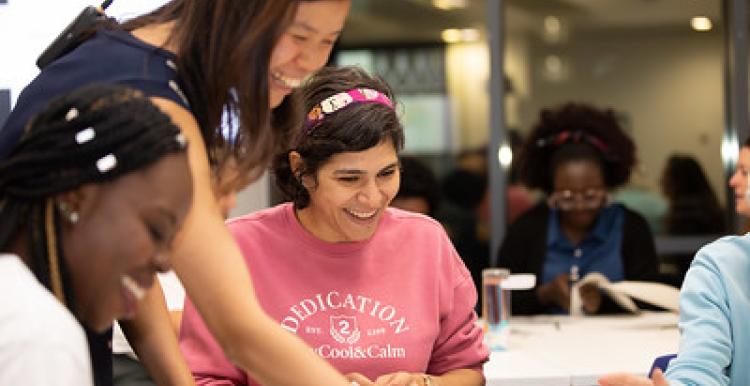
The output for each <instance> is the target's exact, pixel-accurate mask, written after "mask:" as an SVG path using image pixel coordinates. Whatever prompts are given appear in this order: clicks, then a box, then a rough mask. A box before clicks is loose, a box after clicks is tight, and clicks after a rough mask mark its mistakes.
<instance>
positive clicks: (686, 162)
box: [661, 154, 727, 287]
mask: <svg viewBox="0 0 750 386" xmlns="http://www.w3.org/2000/svg"><path fill="white" fill-rule="evenodd" d="M661 191H662V193H663V194H664V196H665V197H666V198H667V202H668V211H667V213H666V216H665V217H664V225H663V230H664V234H666V235H676V236H687V235H721V234H724V233H725V232H726V231H727V227H726V220H725V214H724V211H723V208H722V207H721V206H720V205H719V200H718V199H717V198H716V194H715V193H714V191H713V189H712V188H711V185H710V184H709V182H708V178H707V177H706V174H705V173H704V172H703V168H702V167H701V165H700V164H699V163H698V161H697V160H696V159H695V157H692V156H690V155H685V154H673V155H671V156H670V157H669V158H668V159H667V162H666V164H665V166H664V170H663V172H662V176H661ZM694 254H695V251H694V252H692V253H687V254H670V255H665V256H663V257H662V259H663V260H664V261H665V263H667V264H669V265H672V266H673V267H674V268H675V273H674V277H673V282H672V283H670V284H673V285H675V286H677V287H679V286H681V285H682V280H683V279H684V277H685V273H686V272H687V269H688V267H690V262H691V261H692V258H693V255H694Z"/></svg>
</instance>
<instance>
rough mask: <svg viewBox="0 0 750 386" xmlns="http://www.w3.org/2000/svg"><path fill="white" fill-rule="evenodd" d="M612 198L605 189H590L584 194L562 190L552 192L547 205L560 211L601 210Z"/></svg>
mask: <svg viewBox="0 0 750 386" xmlns="http://www.w3.org/2000/svg"><path fill="white" fill-rule="evenodd" d="M609 201H610V198H609V195H608V194H607V191H606V190H604V189H588V190H586V191H583V192H574V191H572V190H560V191H556V192H552V194H550V196H549V199H547V203H548V204H549V206H550V208H556V209H559V210H573V209H577V208H580V209H589V210H590V209H599V208H601V207H603V206H606V205H608V204H609Z"/></svg>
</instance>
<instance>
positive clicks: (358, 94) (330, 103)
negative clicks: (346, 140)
mask: <svg viewBox="0 0 750 386" xmlns="http://www.w3.org/2000/svg"><path fill="white" fill-rule="evenodd" d="M357 103H379V104H381V105H385V106H388V107H390V108H393V102H391V100H390V99H388V97H387V96H385V94H383V93H381V92H380V91H377V90H373V89H371V88H353V89H351V90H348V91H343V92H340V93H338V94H333V95H331V96H329V97H328V98H326V99H323V101H321V102H320V103H319V104H317V105H315V107H313V108H312V109H311V110H310V112H309V113H307V117H306V118H305V125H304V126H303V127H304V130H305V133H306V134H310V132H312V131H313V129H315V127H316V126H318V125H319V124H320V122H322V121H323V120H324V119H325V117H326V116H328V115H329V114H332V113H334V112H336V111H338V110H341V109H343V108H344V107H346V106H349V105H352V104H357Z"/></svg>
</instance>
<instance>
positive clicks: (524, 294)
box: [498, 103, 658, 314]
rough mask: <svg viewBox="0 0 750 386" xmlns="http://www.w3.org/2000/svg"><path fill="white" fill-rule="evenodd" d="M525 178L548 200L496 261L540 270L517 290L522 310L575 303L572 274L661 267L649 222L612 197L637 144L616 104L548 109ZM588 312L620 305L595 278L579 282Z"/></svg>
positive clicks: (630, 274) (524, 163) (529, 149)
mask: <svg viewBox="0 0 750 386" xmlns="http://www.w3.org/2000/svg"><path fill="white" fill-rule="evenodd" d="M519 162H520V172H521V179H522V181H523V182H524V183H525V184H526V185H527V186H529V187H531V188H537V189H541V190H542V191H544V193H546V195H547V200H546V201H545V202H543V203H540V204H539V205H537V206H536V207H534V208H532V209H530V210H529V211H527V212H526V213H524V214H523V215H522V216H521V217H520V218H519V219H518V220H517V221H516V222H515V223H513V225H512V226H511V227H510V228H509V229H508V233H507V234H506V236H505V240H503V244H502V246H501V247H500V251H499V255H498V265H499V266H501V267H505V268H509V269H510V270H511V272H513V273H522V272H530V273H534V274H536V275H537V286H536V287H535V288H533V289H532V290H528V291H514V293H513V305H512V307H513V312H514V313H516V314H540V313H563V312H569V311H570V298H571V296H570V295H571V293H570V288H571V283H572V281H574V280H576V279H577V278H583V277H584V276H586V274H588V273H590V272H600V273H601V274H603V275H605V276H606V277H607V278H608V279H609V280H610V281H621V280H647V279H649V278H652V277H655V276H656V273H657V269H658V261H657V258H656V250H655V247H654V241H653V237H652V235H651V232H650V231H649V227H648V224H647V223H646V220H644V219H643V218H642V217H641V216H640V215H638V214H636V213H635V212H633V211H631V210H629V209H627V208H626V207H624V206H622V205H620V204H615V203H612V202H611V198H610V194H609V193H610V191H611V190H612V189H614V188H616V187H618V186H621V185H623V184H625V183H626V182H627V181H628V178H629V177H630V172H631V170H632V168H633V166H634V165H635V162H636V159H635V145H634V144H633V142H632V141H631V140H630V138H629V137H628V136H627V135H626V134H625V132H624V131H623V130H622V127H620V124H619V123H618V121H617V118H616V115H615V112H614V111H613V110H600V109H597V108H595V107H592V106H588V105H584V104H574V103H568V104H565V105H562V106H559V107H556V108H551V109H543V110H542V111H541V113H540V115H539V122H538V123H537V124H536V126H535V127H534V129H533V131H532V133H531V134H530V136H529V138H528V140H527V142H526V143H525V144H524V148H523V150H522V151H521V159H520V160H519ZM580 297H581V305H582V309H583V311H584V312H585V313H587V314H596V313H608V312H617V311H618V310H619V308H618V306H617V305H615V303H614V302H612V301H611V300H609V299H607V298H602V296H601V294H600V292H599V290H598V289H597V288H596V287H594V286H583V287H581V289H580Z"/></svg>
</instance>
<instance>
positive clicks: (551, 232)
mask: <svg viewBox="0 0 750 386" xmlns="http://www.w3.org/2000/svg"><path fill="white" fill-rule="evenodd" d="M624 213H625V212H624V210H623V208H622V206H621V205H620V204H612V205H610V206H608V207H606V208H603V209H602V210H601V211H600V212H599V216H598V217H597V219H596V223H595V224H594V228H593V229H592V230H591V232H590V233H589V234H588V235H586V237H584V238H583V240H581V242H580V243H578V244H577V245H574V244H573V243H572V242H571V241H570V240H568V238H567V237H566V236H565V234H564V233H563V231H562V229H561V228H560V216H559V211H558V210H556V209H554V210H550V212H549V221H548V223H547V255H546V257H545V259H544V266H543V267H542V272H543V274H542V278H541V284H546V283H549V282H550V281H552V279H554V278H555V277H556V276H558V275H560V274H568V273H570V270H571V267H572V266H573V265H576V266H578V274H579V278H583V277H584V276H586V274H588V273H589V272H600V273H602V274H603V275H604V276H606V277H607V278H608V279H609V280H610V281H621V280H624V279H625V269H624V267H623V261H622V256H621V254H622V252H621V251H622V235H623V222H624V218H625V215H624Z"/></svg>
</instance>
